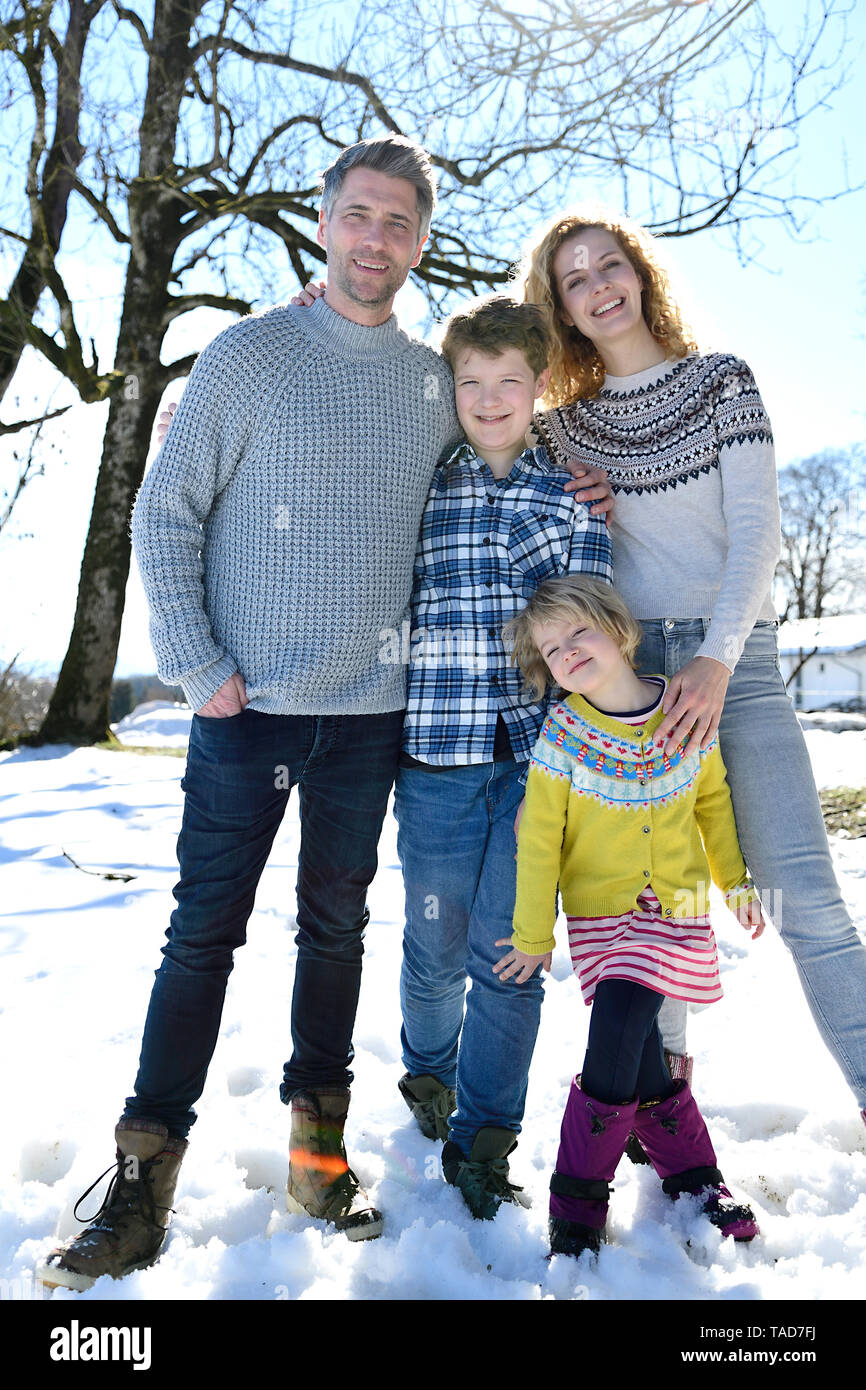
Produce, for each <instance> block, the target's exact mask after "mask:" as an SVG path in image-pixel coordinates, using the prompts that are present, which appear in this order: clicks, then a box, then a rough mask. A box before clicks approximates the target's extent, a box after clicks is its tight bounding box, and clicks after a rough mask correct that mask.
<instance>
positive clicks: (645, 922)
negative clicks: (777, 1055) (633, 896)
mask: <svg viewBox="0 0 866 1390" xmlns="http://www.w3.org/2000/svg"><path fill="white" fill-rule="evenodd" d="M568 944H569V947H570V950H571V962H572V965H573V966H574V970H575V973H576V975H577V977H578V979H579V980H580V987H581V990H582V991H583V1001H584V1003H585V1004H591V1003H592V1001H593V999H594V998H595V987H596V985H597V984H598V983H599V981H600V980H634V981H635V982H636V983H637V984H639V985H646V987H647V989H654V990H656V992H657V993H658V994H667V995H669V996H670V998H671V999H683V1000H687V1001H688V1002H690V1003H695V1004H713V1003H715V1001H716V1000H717V999H721V997H722V985H721V981H720V979H719V960H718V956H717V955H716V939H715V937H714V936H713V929H712V927H711V926H710V919H709V917H708V916H707V915H704V916H703V917H677V918H676V919H672V918H670V917H662V915H661V903H660V902H659V900H658V898H657V897H656V895H655V893H654V892H653V891H652V889H651V888H645V889H644V891H643V892H642V893H641V895H640V897H639V898H638V900H637V903H636V904H635V906H634V907H633V908H632V909H631V911H630V912H624V913H623V914H622V916H621V917H569V918H568Z"/></svg>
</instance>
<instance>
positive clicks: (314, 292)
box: [289, 280, 325, 309]
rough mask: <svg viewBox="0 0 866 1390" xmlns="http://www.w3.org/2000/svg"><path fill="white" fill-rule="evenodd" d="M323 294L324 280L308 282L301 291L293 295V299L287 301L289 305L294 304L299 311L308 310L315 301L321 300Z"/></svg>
mask: <svg viewBox="0 0 866 1390" xmlns="http://www.w3.org/2000/svg"><path fill="white" fill-rule="evenodd" d="M324 293H325V281H324V280H319V281H316V280H308V281H307V283H306V285H304V288H303V289H302V290H299V291H298V293H297V294H296V295H293V297H292V298H291V299H290V300H289V303H290V304H294V305H296V306H297V307H298V308H301V309H309V307H310V305H311V304H315V302H316V300H317V299H321V297H322V295H323V294H324Z"/></svg>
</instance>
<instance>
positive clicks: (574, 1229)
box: [548, 1077, 637, 1255]
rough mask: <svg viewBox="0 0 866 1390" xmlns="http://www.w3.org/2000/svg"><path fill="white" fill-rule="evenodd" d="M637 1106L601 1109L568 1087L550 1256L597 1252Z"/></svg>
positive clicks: (552, 1202)
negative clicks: (612, 1180)
mask: <svg viewBox="0 0 866 1390" xmlns="http://www.w3.org/2000/svg"><path fill="white" fill-rule="evenodd" d="M636 1109H637V1101H635V1100H633V1101H628V1102H626V1103H625V1104H624V1105H605V1104H603V1103H602V1102H601V1101H598V1100H594V1099H593V1097H592V1096H588V1095H587V1094H586V1092H585V1091H582V1090H581V1089H580V1086H579V1085H578V1082H577V1077H575V1079H574V1080H573V1081H572V1083H571V1090H570V1092H569V1096H568V1104H567V1105H566V1107H565V1114H564V1115H563V1117H562V1128H561V1130H560V1141H559V1153H558V1154H557V1157H556V1170H555V1172H554V1174H553V1176H552V1178H551V1179H550V1219H549V1223H548V1234H549V1236H550V1253H551V1254H552V1255H580V1254H581V1253H582V1252H583V1251H584V1250H592V1251H594V1252H597V1251H598V1249H599V1247H600V1245H601V1242H602V1241H603V1240H604V1231H605V1225H606V1222H607V1205H608V1197H609V1195H610V1182H611V1179H612V1178H613V1175H614V1173H615V1172H616V1165H617V1164H618V1163H619V1160H620V1159H621V1158H622V1155H623V1151H624V1149H625V1142H626V1140H627V1138H628V1136H629V1132H630V1131H631V1128H632V1122H633V1120H634V1116H635V1111H636Z"/></svg>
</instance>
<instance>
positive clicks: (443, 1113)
mask: <svg viewBox="0 0 866 1390" xmlns="http://www.w3.org/2000/svg"><path fill="white" fill-rule="evenodd" d="M397 1086H398V1087H399V1090H400V1094H401V1096H402V1097H403V1099H404V1100H405V1102H406V1104H407V1105H408V1107H409V1109H410V1110H411V1111H412V1114H413V1115H414V1116H415V1119H416V1120H417V1122H418V1128H419V1129H420V1131H421V1133H422V1134H423V1135H424V1136H425V1137H426V1138H427V1139H442V1140H445V1139H447V1138H448V1118H449V1116H450V1115H451V1114H452V1112H453V1111H454V1110H455V1109H456V1107H457V1092H456V1091H455V1090H453V1088H452V1087H451V1086H446V1085H445V1084H444V1082H442V1081H440V1080H439V1079H438V1078H437V1077H435V1076H410V1075H409V1073H408V1072H407V1073H406V1075H405V1076H401V1078H400V1080H399V1081H398V1082H397Z"/></svg>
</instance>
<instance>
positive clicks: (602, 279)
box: [553, 227, 647, 350]
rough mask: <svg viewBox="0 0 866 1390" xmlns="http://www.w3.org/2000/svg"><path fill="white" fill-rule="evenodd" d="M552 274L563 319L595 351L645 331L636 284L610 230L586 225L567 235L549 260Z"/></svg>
mask: <svg viewBox="0 0 866 1390" xmlns="http://www.w3.org/2000/svg"><path fill="white" fill-rule="evenodd" d="M553 278H554V281H555V285H556V292H557V294H558V297H559V302H560V304H561V305H562V318H563V320H564V321H565V323H567V324H568V325H569V326H571V327H574V328H577V329H578V330H579V332H581V333H582V334H583V335H584V337H586V338H589V339H590V340H591V341H592V342H593V343H594V344H595V345H596V347H597V348H598V349H599V350H601V348H602V346H603V345H604V343H606V342H611V343H613V342H615V341H616V340H618V339H621V338H622V337H623V336H624V335H626V334H629V333H634V332H635V330H637V332H638V333H640V334H643V332H645V331H647V329H646V324H645V323H644V319H643V308H642V304H641V282H640V280H639V279H638V276H637V273H636V271H635V269H634V267H633V266H632V264H631V261H630V260H629V259H628V257H627V256H626V254H625V252H624V251H623V250H622V247H621V246H620V244H619V242H618V241H617V239H616V237H615V236H614V235H613V233H612V232H608V231H606V230H605V229H604V228H603V227H587V228H585V229H584V230H583V231H580V232H577V233H576V234H575V235H574V236H572V237H569V239H568V240H567V241H564V242H563V243H562V245H561V246H560V248H559V250H558V251H557V253H556V255H555V256H554V258H553Z"/></svg>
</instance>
